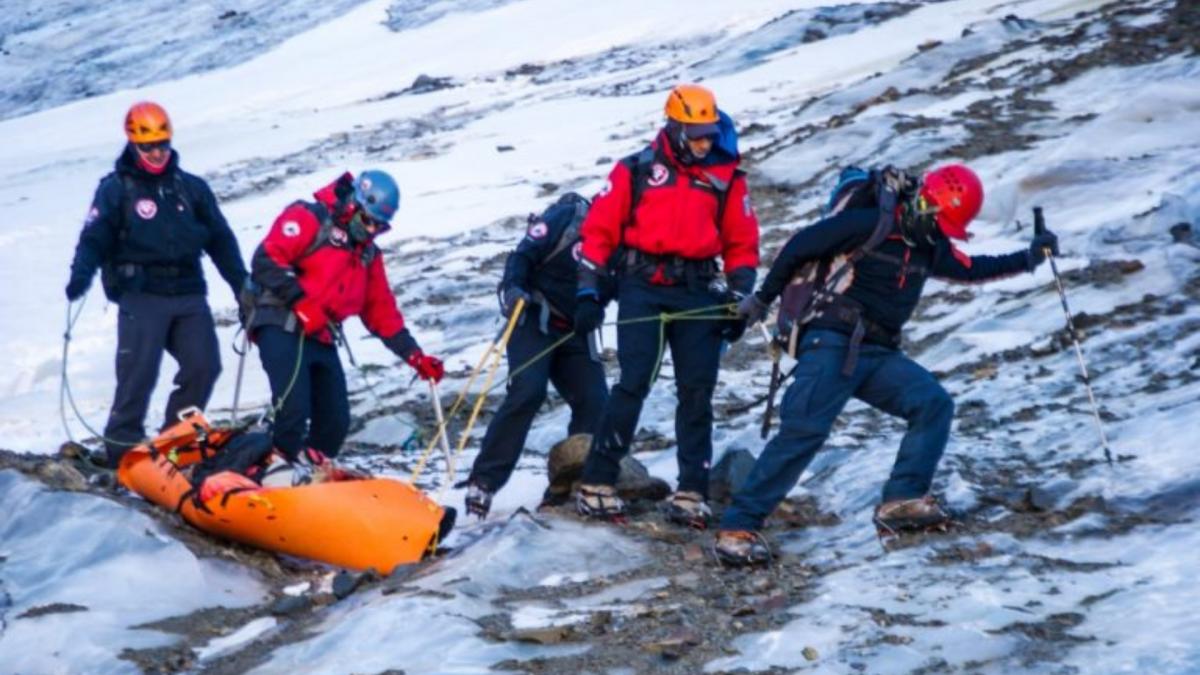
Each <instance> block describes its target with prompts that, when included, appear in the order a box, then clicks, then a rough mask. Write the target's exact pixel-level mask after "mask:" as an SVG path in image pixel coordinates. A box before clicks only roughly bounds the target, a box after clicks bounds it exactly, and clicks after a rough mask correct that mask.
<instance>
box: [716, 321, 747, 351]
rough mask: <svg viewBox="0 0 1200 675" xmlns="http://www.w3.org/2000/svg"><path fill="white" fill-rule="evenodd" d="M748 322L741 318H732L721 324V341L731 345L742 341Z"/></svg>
mask: <svg viewBox="0 0 1200 675" xmlns="http://www.w3.org/2000/svg"><path fill="white" fill-rule="evenodd" d="M749 325H750V322H749V321H748V320H747V319H746V318H745V317H743V316H740V315H739V316H732V317H730V318H728V319H725V320H724V321H722V322H721V339H722V340H724V341H726V342H728V343H730V344H732V343H734V342H737V341H738V340H741V339H742V336H743V335H745V334H746V328H747V327H748V326H749Z"/></svg>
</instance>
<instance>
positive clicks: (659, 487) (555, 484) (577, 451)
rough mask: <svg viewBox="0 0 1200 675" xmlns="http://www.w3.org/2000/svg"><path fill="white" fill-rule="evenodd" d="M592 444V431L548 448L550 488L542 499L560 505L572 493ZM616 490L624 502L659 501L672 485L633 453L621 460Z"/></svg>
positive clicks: (571, 437) (576, 435)
mask: <svg viewBox="0 0 1200 675" xmlns="http://www.w3.org/2000/svg"><path fill="white" fill-rule="evenodd" d="M591 445H592V436H591V434H575V435H573V436H569V437H567V438H566V439H564V440H562V441H559V442H558V443H556V444H555V445H554V447H553V448H551V449H550V457H549V459H548V460H547V467H546V468H547V471H548V472H549V477H550V487H548V488H546V495H545V498H544V501H546V502H547V503H550V504H561V503H563V502H564V501H566V500H567V499H568V498H569V497H570V496H571V495H572V494H573V493H574V492H575V488H576V487H577V486H578V484H579V477H580V476H581V475H582V474H583V465H584V462H586V461H587V455H588V450H589V449H590V448H591ZM617 492H618V493H619V494H620V495H621V497H622V498H623V499H625V500H627V501H633V500H639V499H642V500H650V501H658V500H660V499H663V498H665V497H666V496H667V495H668V494H670V493H671V486H670V485H668V484H667V482H666V481H664V480H662V479H660V478H655V477H653V476H651V475H650V472H649V471H648V470H647V469H646V467H645V465H643V464H642V463H641V462H639V461H638V460H636V459H634V457H633V456H632V455H626V456H625V458H624V459H622V460H621V473H620V475H619V476H618V477H617Z"/></svg>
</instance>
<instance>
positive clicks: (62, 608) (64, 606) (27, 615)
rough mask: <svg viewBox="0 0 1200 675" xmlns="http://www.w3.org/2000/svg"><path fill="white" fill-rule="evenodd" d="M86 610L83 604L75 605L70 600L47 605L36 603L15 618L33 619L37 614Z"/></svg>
mask: <svg viewBox="0 0 1200 675" xmlns="http://www.w3.org/2000/svg"><path fill="white" fill-rule="evenodd" d="M86 611H88V608H87V607H84V606H83V605H76V604H73V603H70V602H52V603H50V604H48V605H38V606H37V607H30V608H29V609H27V610H25V611H24V612H21V613H20V614H18V615H17V618H18V619H35V618H37V617H39V616H45V615H47V614H69V613H71V612H86Z"/></svg>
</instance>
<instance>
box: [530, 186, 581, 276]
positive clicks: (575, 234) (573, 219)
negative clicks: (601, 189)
mask: <svg viewBox="0 0 1200 675" xmlns="http://www.w3.org/2000/svg"><path fill="white" fill-rule="evenodd" d="M591 205H592V203H591V202H590V201H588V200H587V198H586V197H584V196H583V195H581V194H579V193H578V192H568V193H566V194H564V195H563V196H561V197H559V198H558V200H557V201H555V202H554V203H553V204H551V205H550V206H548V207H546V210H545V211H542V212H541V214H532V213H531V214H529V225H533V224H534V223H539V222H540V223H545V225H546V227H547V228H549V229H551V230H553V229H554V228H556V227H560V226H562V225H563V223H566V227H565V228H563V230H562V234H560V235H559V237H558V241H557V242H555V243H554V248H552V249H550V252H549V253H547V254H546V257H544V258H542V261H541V262H540V263H538V265H537V267H536V268H534V269H535V271H536V270H540V269H542V268H543V267H545V266H546V265H549V264H550V261H551V260H554V259H555V258H557V257H558V256H559V255H560V254H561V253H562V252H563V251H566V250H567V249H569V248H571V247H572V246H574V245H575V242H577V241H579V231H580V230H581V229H582V228H583V221H584V219H585V218H587V214H588V209H589V208H591ZM568 218H570V221H569V222H568V221H567V219H568Z"/></svg>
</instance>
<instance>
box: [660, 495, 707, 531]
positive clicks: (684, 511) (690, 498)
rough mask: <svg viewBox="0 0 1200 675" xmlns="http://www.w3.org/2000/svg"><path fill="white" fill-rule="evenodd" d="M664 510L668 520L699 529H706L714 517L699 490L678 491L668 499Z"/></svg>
mask: <svg viewBox="0 0 1200 675" xmlns="http://www.w3.org/2000/svg"><path fill="white" fill-rule="evenodd" d="M664 511H665V512H666V516H667V520H669V521H671V522H672V523H675V524H676V525H684V526H686V527H694V528H696V529H697V530H703V529H706V528H707V527H708V521H709V520H710V519H711V518H712V509H710V508H708V504H707V503H706V502H705V501H704V497H703V495H701V494H700V493H699V492H688V491H681V492H676V493H675V494H673V495H671V498H670V499H668V500H667V505H666V507H665V508H664Z"/></svg>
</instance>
